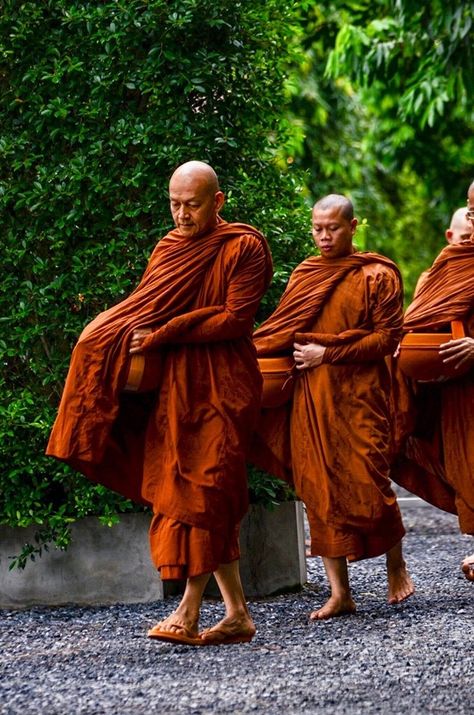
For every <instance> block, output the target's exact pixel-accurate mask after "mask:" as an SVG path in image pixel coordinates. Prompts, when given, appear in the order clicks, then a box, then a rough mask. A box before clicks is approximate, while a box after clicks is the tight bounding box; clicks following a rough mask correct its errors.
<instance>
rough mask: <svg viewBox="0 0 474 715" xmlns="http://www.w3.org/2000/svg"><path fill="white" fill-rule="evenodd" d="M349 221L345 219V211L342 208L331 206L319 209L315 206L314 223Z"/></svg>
mask: <svg viewBox="0 0 474 715" xmlns="http://www.w3.org/2000/svg"><path fill="white" fill-rule="evenodd" d="M331 220H338V221H347V219H346V218H345V217H344V209H343V207H342V206H331V207H329V208H325V209H322V208H319V207H318V206H314V208H313V221H316V222H317V221H331Z"/></svg>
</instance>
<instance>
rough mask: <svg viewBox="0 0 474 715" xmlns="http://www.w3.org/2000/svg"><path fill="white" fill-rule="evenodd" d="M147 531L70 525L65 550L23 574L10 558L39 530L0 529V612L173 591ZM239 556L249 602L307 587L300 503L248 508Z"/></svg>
mask: <svg viewBox="0 0 474 715" xmlns="http://www.w3.org/2000/svg"><path fill="white" fill-rule="evenodd" d="M149 524H150V516H149V515H147V514H123V515H121V517H120V523H119V524H116V525H115V526H113V527H110V528H109V527H106V526H105V527H104V526H102V525H101V524H100V522H99V521H98V520H97V519H95V518H94V517H87V518H85V519H82V520H81V521H78V522H76V523H75V524H73V525H72V543H71V546H70V547H69V548H68V550H67V551H59V550H57V549H51V550H50V551H49V552H47V553H45V554H44V555H43V556H42V557H41V558H40V559H38V558H37V559H36V561H35V563H28V564H27V566H26V568H25V569H24V571H19V570H17V569H15V570H13V571H9V570H8V567H9V565H10V560H9V558H8V557H9V556H12V555H14V554H18V553H19V552H20V550H21V548H22V546H23V544H24V543H25V542H27V541H31V540H32V539H33V535H34V531H35V529H34V527H28V528H26V529H21V528H16V529H14V528H9V527H5V526H0V608H12V609H16V608H28V607H30V606H37V605H43V606H59V605H64V604H68V603H73V604H77V605H108V604H113V603H148V602H151V601H156V600H159V599H162V598H164V597H165V596H166V595H170V594H172V593H173V592H176V589H174V590H173V587H172V585H171V584H170V585H168V583H166V584H163V582H162V581H161V580H160V578H159V575H158V573H157V571H156V570H155V568H154V567H153V565H152V563H151V561H150V555H149V550H148V527H149ZM241 549H242V560H241V572H242V581H243V584H244V589H245V592H246V595H247V596H248V597H249V598H255V597H263V596H269V595H271V594H274V593H279V592H282V591H289V590H297V589H298V588H300V587H301V586H302V584H303V583H305V581H306V565H305V555H304V554H305V551H304V527H303V510H302V505H301V503H300V502H288V503H285V504H281V505H280V506H279V507H278V508H277V509H276V510H275V511H273V512H270V511H267V510H265V509H263V508H262V507H260V506H253V507H251V509H250V511H249V513H248V514H247V516H246V517H245V519H244V521H243V523H242V531H241ZM164 585H165V586H166V588H165V589H164V588H163V586H164ZM210 593H211V591H210Z"/></svg>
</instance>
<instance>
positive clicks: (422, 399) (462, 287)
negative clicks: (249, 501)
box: [392, 182, 474, 581]
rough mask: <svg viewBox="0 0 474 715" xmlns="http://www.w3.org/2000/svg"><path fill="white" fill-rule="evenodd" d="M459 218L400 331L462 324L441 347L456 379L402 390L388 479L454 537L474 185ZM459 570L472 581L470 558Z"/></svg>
mask: <svg viewBox="0 0 474 715" xmlns="http://www.w3.org/2000/svg"><path fill="white" fill-rule="evenodd" d="M457 213H458V212H456V214H457ZM464 216H465V219H466V220H467V221H469V222H470V231H469V232H468V228H467V227H466V226H464V227H463V230H462V236H463V238H462V240H459V241H457V242H450V243H451V245H449V246H446V248H444V249H443V250H442V251H441V253H440V254H439V255H438V257H437V258H436V259H435V261H434V263H433V265H432V266H431V268H430V269H429V270H428V271H426V272H425V274H424V276H423V281H422V282H420V284H419V286H418V287H417V291H416V294H415V298H414V300H413V302H412V303H411V305H410V306H409V307H408V309H407V311H406V314H405V321H404V330H405V331H406V332H408V331H414V332H450V324H451V321H458V322H461V323H462V326H463V331H464V333H465V335H464V337H459V338H457V339H455V340H450V341H449V342H447V343H445V344H444V345H442V346H441V348H440V355H441V357H442V359H443V362H444V363H446V365H449V366H454V367H455V369H456V371H459V376H457V375H455V376H454V378H452V379H449V380H443V381H438V382H427V383H423V384H421V385H420V384H419V383H418V384H417V385H416V387H415V388H414V389H413V390H408V391H406V394H407V395H408V397H407V399H406V405H405V406H404V409H405V411H406V412H407V414H410V413H411V414H412V415H415V416H416V420H414V422H413V424H412V427H411V429H410V430H409V433H408V434H407V435H406V436H405V439H404V441H401V444H402V449H401V450H400V454H399V455H398V457H397V459H396V461H395V464H394V468H393V471H392V477H393V479H394V480H395V481H396V482H397V483H398V484H401V485H402V486H404V487H405V488H406V489H409V490H410V491H412V492H414V493H415V494H418V496H420V497H422V498H423V499H425V500H426V501H428V502H430V503H431V504H434V505H435V506H437V507H439V508H441V509H444V510H445V511H450V512H452V513H454V514H457V516H458V519H459V527H460V530H461V531H462V532H463V533H465V534H471V535H474V233H473V229H474V182H473V183H472V184H471V185H470V187H469V190H468V208H467V211H466V209H464ZM461 568H462V570H463V572H464V574H465V576H466V578H467V579H468V580H470V581H474V554H473V555H472V556H468V557H467V558H466V559H465V560H464V561H463V563H462V565H461Z"/></svg>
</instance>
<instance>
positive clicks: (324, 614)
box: [309, 596, 356, 621]
mask: <svg viewBox="0 0 474 715" xmlns="http://www.w3.org/2000/svg"><path fill="white" fill-rule="evenodd" d="M355 611H356V605H355V603H354V601H353V600H352V598H351V597H350V596H341V597H338V596H331V597H330V598H329V599H328V600H327V601H326V603H325V604H324V606H323V607H322V608H319V609H318V610H317V611H313V612H312V613H310V615H309V617H310V620H311V621H323V620H325V619H326V618H334V617H335V616H344V615H345V614H346V613H355Z"/></svg>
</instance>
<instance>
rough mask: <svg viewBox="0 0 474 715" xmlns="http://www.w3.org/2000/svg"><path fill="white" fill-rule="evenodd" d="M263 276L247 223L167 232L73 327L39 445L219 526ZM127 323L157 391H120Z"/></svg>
mask: <svg viewBox="0 0 474 715" xmlns="http://www.w3.org/2000/svg"><path fill="white" fill-rule="evenodd" d="M270 278H271V258H270V254H269V250H268V247H267V244H266V242H265V239H264V238H263V236H261V234H260V233H259V232H258V231H256V229H254V228H252V227H250V226H247V225H245V224H228V223H226V222H224V221H220V223H219V224H218V226H217V228H216V229H215V230H214V231H212V232H210V233H209V234H207V235H205V236H203V237H200V238H199V239H186V238H183V237H182V236H180V235H179V233H178V232H177V231H172V232H171V233H169V234H168V235H167V236H165V237H164V238H163V239H162V240H161V241H160V242H159V243H158V245H157V247H156V249H155V251H154V252H153V254H152V256H151V259H150V262H149V265H148V267H147V269H146V271H145V274H144V276H143V279H142V281H141V283H140V285H139V286H138V287H137V289H136V290H135V291H134V292H133V293H132V294H131V295H130V296H129V297H128V298H127V299H126V300H124V301H123V302H121V303H119V304H118V305H116V306H114V307H113V308H110V309H109V310H107V311H105V312H104V313H101V314H100V315H99V316H98V317H97V318H96V319H95V320H94V321H92V323H91V324H89V325H88V326H87V327H86V328H85V330H84V331H83V333H82V335H81V337H80V339H79V342H78V344H77V346H76V348H75V349H74V352H73V355H72V359H71V365H70V369H69V373H68V376H67V380H66V385H65V388H64V393H63V396H62V400H61V404H60V408H59V413H58V417H57V420H56V422H55V425H54V427H53V431H52V434H51V438H50V441H49V444H48V448H47V453H48V454H50V455H52V456H55V457H57V458H58V459H61V460H63V461H65V462H67V463H68V464H70V465H71V466H73V467H74V468H76V469H78V470H79V471H81V472H83V473H84V474H85V475H86V476H87V477H89V478H90V479H92V480H93V481H96V482H100V483H102V484H105V485H106V486H108V487H109V488H111V489H114V490H115V491H118V492H119V493H121V494H123V495H125V496H127V497H129V498H132V499H134V500H136V501H138V502H141V503H145V504H148V505H150V506H152V507H153V510H154V512H155V514H161V515H163V516H165V517H168V518H169V519H170V520H176V521H178V522H182V523H183V524H186V525H188V526H191V527H197V528H199V529H207V530H209V529H210V530H212V531H213V533H214V534H220V535H226V538H227V535H228V534H229V528H230V525H233V524H237V523H238V522H239V521H240V519H241V518H242V516H243V514H244V513H245V511H246V508H247V486H246V473H245V448H246V446H247V445H248V442H249V439H250V434H251V430H252V427H253V424H254V422H255V420H256V418H257V415H258V405H259V399H260V392H261V376H260V373H259V370H258V364H257V360H256V354H255V349H254V347H253V344H252V340H251V333H252V327H253V320H254V315H255V312H256V310H257V307H258V305H259V302H260V299H261V297H262V295H263V293H264V291H265V290H266V287H267V286H268V284H269V281H270ZM137 327H151V328H152V329H153V333H152V334H151V335H150V336H149V337H148V338H147V339H146V341H145V342H144V344H143V349H144V350H145V351H148V350H159V351H160V352H161V354H162V358H163V379H162V383H161V386H160V390H159V392H157V393H156V394H154V393H150V394H144V395H137V394H135V395H134V394H126V393H123V392H122V387H123V385H124V381H125V377H126V371H127V364H128V343H129V338H130V335H131V332H132V330H133V329H134V328H137ZM216 538H217V537H216ZM158 565H159V564H158Z"/></svg>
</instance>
